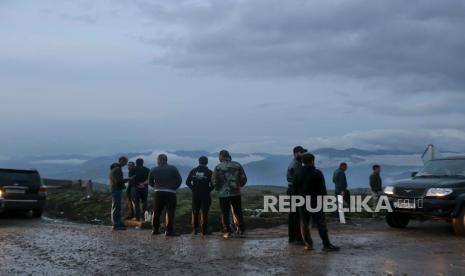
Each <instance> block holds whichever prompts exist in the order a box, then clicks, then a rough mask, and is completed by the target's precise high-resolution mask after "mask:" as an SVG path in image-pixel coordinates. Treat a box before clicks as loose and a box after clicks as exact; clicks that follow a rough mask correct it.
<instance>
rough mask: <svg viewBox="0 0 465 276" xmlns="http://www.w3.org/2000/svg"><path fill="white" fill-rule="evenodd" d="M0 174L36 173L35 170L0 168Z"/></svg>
mask: <svg viewBox="0 0 465 276" xmlns="http://www.w3.org/2000/svg"><path fill="white" fill-rule="evenodd" d="M0 172H12V173H37V170H35V169H29V170H26V169H8V168H0Z"/></svg>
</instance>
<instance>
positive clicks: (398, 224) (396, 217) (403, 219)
mask: <svg viewBox="0 0 465 276" xmlns="http://www.w3.org/2000/svg"><path fill="white" fill-rule="evenodd" d="M386 222H387V224H388V225H389V226H391V227H392V228H405V227H407V225H408V223H409V222H410V217H409V216H408V215H406V214H401V213H395V212H393V213H387V215H386Z"/></svg>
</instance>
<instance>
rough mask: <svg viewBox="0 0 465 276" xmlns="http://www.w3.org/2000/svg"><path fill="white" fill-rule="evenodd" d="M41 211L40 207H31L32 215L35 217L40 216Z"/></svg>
mask: <svg viewBox="0 0 465 276" xmlns="http://www.w3.org/2000/svg"><path fill="white" fill-rule="evenodd" d="M42 212H43V209H42V208H40V209H33V210H32V216H33V217H35V218H40V217H42Z"/></svg>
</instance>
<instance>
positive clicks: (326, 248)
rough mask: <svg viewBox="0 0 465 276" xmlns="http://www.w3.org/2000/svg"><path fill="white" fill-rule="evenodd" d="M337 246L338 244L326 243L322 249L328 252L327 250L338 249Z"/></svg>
mask: <svg viewBox="0 0 465 276" xmlns="http://www.w3.org/2000/svg"><path fill="white" fill-rule="evenodd" d="M339 249H340V248H339V247H338V246H335V245H332V244H330V245H326V246H324V247H323V251H326V252H329V251H339Z"/></svg>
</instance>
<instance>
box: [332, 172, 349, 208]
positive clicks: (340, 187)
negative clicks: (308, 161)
mask: <svg viewBox="0 0 465 276" xmlns="http://www.w3.org/2000/svg"><path fill="white" fill-rule="evenodd" d="M346 171H347V163H341V164H340V165H339V168H338V169H337V170H335V171H334V174H333V183H334V185H335V194H336V196H338V195H342V197H343V200H344V202H345V203H346V204H347V206H350V191H349V190H348V189H347V177H346Z"/></svg>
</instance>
